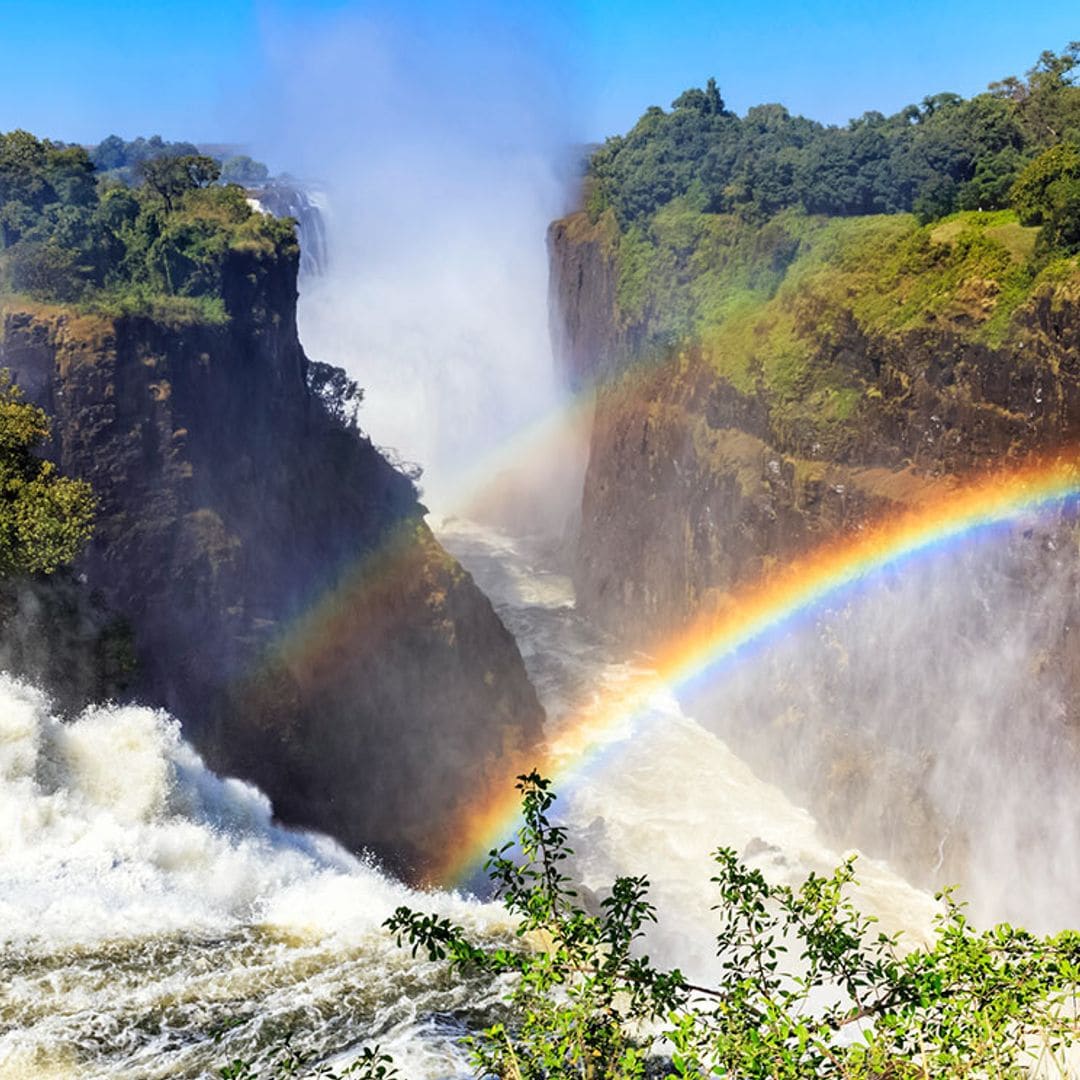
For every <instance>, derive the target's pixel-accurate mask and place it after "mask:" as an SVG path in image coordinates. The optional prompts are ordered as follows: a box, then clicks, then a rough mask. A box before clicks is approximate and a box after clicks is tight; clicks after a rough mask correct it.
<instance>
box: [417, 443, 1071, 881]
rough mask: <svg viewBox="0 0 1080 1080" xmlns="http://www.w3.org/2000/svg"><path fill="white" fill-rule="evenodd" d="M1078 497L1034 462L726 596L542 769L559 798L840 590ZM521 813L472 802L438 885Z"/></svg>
mask: <svg viewBox="0 0 1080 1080" xmlns="http://www.w3.org/2000/svg"><path fill="white" fill-rule="evenodd" d="M1078 496H1080V452H1074V453H1068V454H1059V455H1058V456H1056V457H1055V458H1053V459H1039V460H1037V461H1029V462H1028V463H1026V464H1024V465H1021V466H1020V467H1018V468H1012V469H1008V470H998V471H994V472H992V473H988V474H983V475H981V476H978V477H975V478H971V479H969V480H968V482H966V483H965V484H963V485H959V484H956V485H952V486H948V487H946V486H945V485H940V486H939V488H938V490H937V493H936V494H934V495H932V496H930V497H929V498H928V499H926V500H925V501H924V502H922V503H921V504H919V505H918V506H917V507H915V508H914V509H911V510H909V511H905V512H902V513H901V514H900V515H898V516H893V517H891V518H888V519H886V520H884V521H880V522H877V523H872V524H867V525H864V526H862V527H861V528H859V529H857V530H856V531H854V532H851V533H848V534H845V535H843V536H841V537H839V538H836V539H833V540H831V541H828V542H826V543H824V544H822V545H821V546H820V547H818V548H817V549H816V550H813V551H811V552H810V553H809V554H807V555H806V556H805V557H803V558H800V559H798V560H796V561H794V562H791V563H790V564H788V565H786V566H784V567H783V568H781V569H780V570H778V571H776V572H774V573H772V574H770V575H769V576H767V577H766V578H764V579H763V580H761V581H758V582H755V583H752V584H750V585H748V586H747V587H745V588H742V589H740V590H739V591H737V592H736V593H734V594H733V595H731V596H730V597H729V598H728V600H727V602H726V603H724V605H723V607H722V608H720V609H718V610H715V611H712V612H710V613H709V614H707V615H704V616H702V617H701V618H699V619H698V620H696V621H695V622H694V623H693V624H692V625H691V626H690V627H689V628H688V629H686V630H685V631H683V632H680V633H679V634H677V635H676V636H674V637H673V638H672V639H671V640H669V641H668V642H666V643H664V644H663V645H662V646H661V647H660V648H659V649H657V650H656V651H655V652H654V654H653V656H652V657H651V669H650V670H649V671H648V672H643V673H642V674H641V675H639V676H638V677H636V678H634V679H632V680H630V683H629V685H628V686H625V687H623V688H622V689H621V690H620V691H619V692H618V693H617V694H613V695H611V696H609V697H607V698H606V699H604V700H601V701H598V702H594V703H593V704H591V705H590V706H588V707H586V708H583V709H581V710H580V711H578V712H577V713H575V714H574V715H573V717H572V718H571V719H570V720H569V721H567V722H564V723H563V724H562V725H561V730H560V732H559V733H558V734H557V735H556V736H555V737H554V738H553V739H552V740H551V741H550V743H549V744H548V746H547V748H546V750H545V751H544V753H543V754H542V760H541V761H540V762H539V763H537V764H536V767H537V768H538V769H539V771H540V772H542V773H543V774H544V775H546V776H548V777H550V778H551V779H552V780H553V781H554V782H555V784H556V786H565V785H567V784H568V783H570V782H572V781H573V779H574V778H575V777H576V776H578V775H580V774H582V773H583V772H584V771H585V770H586V769H588V768H589V766H590V765H591V764H592V763H593V762H594V761H595V760H596V759H597V758H598V757H599V756H600V755H601V754H603V753H605V752H607V751H609V750H610V748H611V746H612V743H613V742H614V741H617V739H618V738H619V737H620V734H621V733H622V732H623V731H625V730H627V729H628V728H629V727H630V725H631V724H632V723H633V722H634V720H635V719H636V718H639V717H640V716H641V715H642V713H643V712H644V711H645V708H646V706H647V705H648V703H649V701H650V699H652V698H653V696H654V695H655V694H656V693H657V692H658V691H659V690H662V689H668V690H675V691H678V690H680V689H686V688H687V687H688V686H689V685H691V684H696V683H698V682H701V681H707V680H709V679H711V678H715V676H716V673H717V671H718V670H719V669H720V668H721V667H722V666H723V665H724V664H725V663H728V662H731V661H732V660H734V659H735V658H736V654H738V653H740V652H741V651H742V650H744V649H746V648H747V647H748V646H752V645H755V644H758V643H760V642H762V641H764V640H766V639H767V638H768V636H769V635H770V634H771V633H773V632H776V631H778V630H781V629H783V628H785V627H786V626H789V625H791V624H792V623H793V622H794V621H795V620H797V619H798V618H799V617H802V616H806V615H809V614H811V613H813V612H814V611H815V610H816V609H819V608H820V607H821V606H823V605H824V604H826V603H828V602H829V601H830V600H833V601H836V600H838V599H840V598H842V597H843V596H844V595H845V590H849V589H851V588H852V587H854V586H857V585H860V584H862V583H869V580H870V579H872V578H873V576H874V575H875V574H878V573H880V572H881V571H883V570H886V569H889V568H892V567H895V566H896V565H898V564H900V563H902V562H904V561H906V560H908V559H911V558H913V557H916V556H920V555H923V554H927V553H932V552H935V551H941V550H942V549H943V548H946V547H947V546H949V545H950V544H955V543H957V542H963V541H965V540H967V539H969V538H973V537H975V536H977V535H980V534H983V533H985V532H986V531H987V530H989V529H992V528H994V527H1000V526H1009V525H1012V524H1014V523H1016V522H1017V521H1019V520H1023V519H1024V518H1025V517H1026V516H1028V515H1033V514H1040V513H1045V512H1046V511H1048V510H1050V509H1053V508H1059V509H1062V510H1069V511H1071V510H1073V509H1074V508H1075V507H1074V506H1073V505H1071V504H1073V503H1074V502H1075V500H1077V497H1078ZM529 767H532V765H531V763H530V766H529ZM517 812H518V797H517V792H516V791H515V790H514V788H513V784H512V782H510V781H509V780H508V781H507V782H506V783H505V784H503V785H502V787H501V788H500V789H499V790H498V791H489V792H488V793H486V794H485V795H483V796H482V797H481V798H479V799H477V800H476V801H475V802H474V803H473V804H472V805H471V806H470V807H469V808H468V810H467V812H466V813H465V814H464V815H463V816H462V818H461V820H459V821H457V822H455V823H454V827H453V828H452V829H450V830H448V831H447V835H451V836H453V837H454V838H455V841H454V843H453V844H452V845H451V847H450V849H449V850H448V851H447V852H446V857H445V859H444V860H443V862H442V864H441V865H440V866H439V867H438V868H437V870H436V873H435V875H434V877H433V880H435V881H438V882H439V883H441V884H451V885H452V884H459V883H461V882H462V881H463V880H464V879H465V878H467V877H468V876H469V875H470V874H472V873H473V872H475V870H476V869H477V867H478V866H479V865H480V863H481V862H482V860H483V859H484V857H485V856H486V854H487V853H488V851H490V850H491V848H493V847H495V846H496V845H497V844H498V843H500V842H501V841H502V840H504V839H505V838H506V837H507V836H508V835H509V834H510V833H511V832H512V831H513V828H514V824H515V822H516V820H517Z"/></svg>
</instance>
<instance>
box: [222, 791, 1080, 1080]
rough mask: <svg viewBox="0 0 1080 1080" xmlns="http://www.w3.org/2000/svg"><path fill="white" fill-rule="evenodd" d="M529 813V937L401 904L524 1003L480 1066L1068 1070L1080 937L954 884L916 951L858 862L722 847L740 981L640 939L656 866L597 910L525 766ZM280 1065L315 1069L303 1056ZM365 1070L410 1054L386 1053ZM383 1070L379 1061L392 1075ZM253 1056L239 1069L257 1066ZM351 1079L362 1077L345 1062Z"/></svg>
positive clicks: (517, 1070) (505, 871)
mask: <svg viewBox="0 0 1080 1080" xmlns="http://www.w3.org/2000/svg"><path fill="white" fill-rule="evenodd" d="M518 788H519V790H520V791H521V793H522V808H523V817H524V824H523V826H522V828H521V829H520V831H519V833H518V836H517V843H516V857H515V848H514V847H512V846H511V845H507V846H505V847H503V848H502V849H500V850H498V851H493V852H492V853H491V855H490V858H489V860H488V862H487V870H488V872H489V874H490V876H491V878H492V880H493V882H494V884H495V886H496V888H497V891H498V894H499V895H500V897H501V899H502V901H503V903H504V904H505V906H506V908H507V910H508V911H510V912H511V913H512V914H513V915H514V916H515V917H516V920H517V937H518V944H516V945H514V946H513V947H508V946H506V945H491V944H483V943H477V942H474V941H472V940H470V938H469V935H468V934H467V932H466V931H465V930H464V929H463V928H462V927H460V926H456V925H454V924H453V923H451V922H450V921H449V920H447V919H444V918H441V917H439V916H438V915H425V914H422V913H419V912H416V911H413V910H411V909H410V908H407V907H400V908H398V910H397V911H396V912H395V913H394V915H393V916H392V917H391V918H390V919H389V920H388V921H387V926H388V927H389V929H390V930H391V931H392V932H393V933H395V934H396V935H397V938H398V942H399V944H402V945H404V944H407V945H409V946H410V947H411V949H412V951H413V954H414V955H416V954H417V953H418V952H421V951H422V952H424V953H426V954H427V956H428V957H429V958H431V959H433V960H442V961H445V962H447V963H448V964H449V965H450V966H451V968H452V969H453V970H455V971H458V972H460V973H461V974H475V973H477V972H479V973H487V974H489V975H492V976H509V984H510V987H511V989H510V990H509V992H508V997H507V1001H506V1005H507V1009H506V1015H505V1017H504V1018H503V1019H501V1020H500V1021H499V1022H498V1023H495V1024H493V1025H492V1026H490V1027H488V1028H486V1029H485V1030H483V1031H481V1032H479V1033H478V1034H475V1035H472V1036H470V1037H469V1038H468V1039H467V1044H468V1046H469V1047H470V1050H471V1056H472V1063H473V1065H474V1066H475V1069H476V1072H477V1075H478V1076H481V1077H497V1078H500V1080H558V1078H570V1077H576V1078H581V1080H632V1078H639V1077H656V1076H671V1077H683V1078H686V1080H704V1078H706V1077H725V1076H726V1077H733V1078H735V1077H737V1078H740V1080H755V1078H761V1080H764V1078H772V1080H802V1078H807V1080H809V1078H811V1077H834V1078H838V1080H840V1078H842V1080H863V1078H866V1080H869V1078H877V1080H884V1078H908V1077H911V1078H915V1077H957V1076H972V1077H989V1076H994V1077H1019V1076H1026V1075H1030V1074H1031V1073H1032V1072H1034V1071H1035V1070H1036V1069H1039V1070H1041V1071H1043V1072H1044V1073H1049V1072H1057V1071H1060V1072H1061V1074H1062V1075H1065V1066H1064V1064H1063V1058H1062V1055H1063V1053H1064V1052H1065V1051H1066V1050H1067V1049H1068V1047H1069V1046H1071V1045H1072V1043H1073V1041H1074V1040H1075V1038H1076V1036H1077V1034H1078V1021H1077V1009H1076V994H1077V990H1078V986H1080V934H1078V933H1077V932H1074V931H1068V932H1065V933H1062V934H1059V935H1056V936H1052V937H1046V938H1039V937H1036V936H1035V935H1033V934H1030V933H1028V932H1027V931H1025V930H1021V929H1017V928H1013V927H1011V926H1008V925H1000V926H997V927H995V928H994V929H992V930H989V931H982V932H979V931H976V930H975V929H974V928H972V926H971V925H970V924H969V923H968V921H967V918H966V916H965V915H964V911H963V907H962V905H960V904H959V903H957V902H956V901H955V900H954V898H953V897H952V895H951V893H949V892H945V893H943V894H941V896H940V897H939V899H940V900H941V902H942V912H941V914H940V915H939V917H938V919H937V926H936V930H935V937H934V941H933V942H932V943H931V944H929V945H927V946H925V947H921V948H904V947H903V946H902V944H901V941H900V938H899V935H894V936H890V935H887V934H884V933H881V932H880V931H878V930H877V929H876V928H875V925H874V920H873V919H870V918H867V917H866V916H864V915H861V914H860V913H859V912H858V911H857V910H856V909H855V907H854V905H853V904H852V902H851V900H850V899H849V898H848V896H847V892H848V889H849V887H850V886H851V885H853V884H854V881H855V879H854V867H853V861H852V860H848V861H847V862H845V863H844V864H843V865H842V866H840V867H839V868H838V869H837V870H836V871H835V872H834V873H833V874H832V875H831V876H828V877H823V876H819V875H816V874H811V875H810V876H809V877H808V878H807V879H806V881H804V882H803V883H802V885H801V886H799V887H798V888H792V887H790V886H787V885H772V884H770V883H769V882H767V881H766V880H765V878H764V877H763V875H762V874H761V873H760V871H758V870H755V869H752V868H750V867H747V866H746V865H745V864H743V863H742V862H741V861H740V860H739V858H738V856H737V855H736V854H735V852H734V851H733V850H731V849H730V848H721V849H720V850H719V851H717V852H716V855H715V861H716V866H717V873H716V875H715V877H714V878H713V879H712V880H713V882H714V883H715V885H716V887H717V903H716V905H715V910H717V911H718V912H719V917H720V930H719V933H718V935H717V939H716V944H717V955H718V957H719V959H720V963H721V968H722V971H723V973H724V974H723V978H722V979H721V980H720V981H719V983H718V984H717V985H716V986H712V987H705V986H695V985H692V984H691V983H689V982H688V981H687V980H686V979H685V978H684V976H683V975H682V974H681V972H679V971H678V970H670V971H668V970H663V969H660V968H658V967H657V966H656V965H654V964H653V963H652V962H651V961H650V960H649V958H648V957H647V956H645V955H642V954H641V952H640V948H639V947H638V945H639V943H640V939H641V938H642V936H643V932H644V930H645V928H646V926H647V924H648V923H651V922H654V921H655V920H656V912H655V909H654V908H653V905H652V904H650V903H649V901H648V898H647V893H648V886H649V883H648V881H647V880H646V879H645V878H642V877H622V878H619V879H617V880H616V881H615V883H614V884H613V885H612V887H611V890H610V892H609V894H608V895H607V897H606V898H605V899H603V900H602V901H601V903H600V906H599V910H597V911H589V910H587V908H586V907H585V906H584V904H583V902H582V900H581V898H580V897H579V895H578V892H577V890H576V889H575V888H574V886H573V884H572V880H571V878H570V876H569V875H568V874H567V873H566V872H565V868H566V865H567V860H568V859H569V858H570V856H571V855H572V851H571V850H570V848H569V847H568V845H567V833H566V830H565V828H564V827H562V826H560V825H558V824H556V823H554V822H553V821H552V819H551V816H550V811H551V808H552V806H553V804H554V801H555V796H554V794H553V793H552V791H551V789H550V784H549V781H547V780H546V779H544V778H543V777H541V776H539V775H538V774H537V773H535V772H533V773H530V774H529V775H527V776H521V777H519V781H518ZM283 1061H284V1063H285V1065H284V1066H283V1067H281V1066H279V1071H278V1072H277V1073H276V1074H274V1075H278V1076H291V1075H323V1076H329V1077H333V1076H334V1074H333V1073H332V1072H331V1071H329V1070H327V1069H325V1068H324V1071H323V1072H322V1073H319V1072H318V1070H316V1071H315V1072H313V1073H304V1072H303V1069H302V1063H301V1062H299V1061H298V1059H295V1057H290V1058H285V1059H283ZM353 1069H354V1070H355V1071H353V1072H350V1073H349V1075H351V1076H358V1077H364V1078H371V1080H381V1078H384V1077H385V1078H388V1077H391V1076H393V1075H394V1071H393V1067H392V1065H391V1063H390V1062H389V1059H387V1058H386V1057H385V1056H384V1055H382V1054H381V1053H380V1052H379V1051H378V1050H377V1049H375V1050H372V1049H368V1050H366V1051H365V1052H364V1057H362V1058H361V1059H360V1061H358V1062H357V1063H356V1065H354V1066H353ZM378 1069H383V1070H385V1071H383V1072H378V1071H376V1070H378ZM265 1075H267V1074H265V1073H262V1074H257V1073H255V1072H253V1071H251V1067H250V1066H249V1065H247V1064H246V1063H244V1062H242V1061H237V1062H234V1063H233V1065H231V1066H228V1067H226V1068H225V1069H223V1070H221V1076H222V1077H223V1078H224V1080H253V1078H254V1077H256V1076H265ZM342 1075H344V1074H342Z"/></svg>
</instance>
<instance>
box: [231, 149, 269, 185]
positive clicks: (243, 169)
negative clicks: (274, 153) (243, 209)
mask: <svg viewBox="0 0 1080 1080" xmlns="http://www.w3.org/2000/svg"><path fill="white" fill-rule="evenodd" d="M269 175H270V170H269V169H268V168H267V167H266V166H265V165H264V164H263V163H262V162H261V161H255V160H254V159H253V158H250V157H248V155H247V154H237V155H236V156H235V157H230V158H226V159H225V160H224V161H223V162H222V163H221V179H222V180H225V181H227V182H228V183H232V184H261V183H262V182H263V181H264V180H265V179H266V178H267V177H268V176H269Z"/></svg>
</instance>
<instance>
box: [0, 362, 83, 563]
mask: <svg viewBox="0 0 1080 1080" xmlns="http://www.w3.org/2000/svg"><path fill="white" fill-rule="evenodd" d="M48 438H49V418H48V417H47V416H46V415H45V413H44V411H42V410H41V409H39V408H37V406H35V405H31V404H29V403H28V402H26V401H23V399H22V392H21V391H20V390H19V388H18V387H17V386H15V385H14V384H13V383H12V382H11V377H10V375H9V373H8V371H7V370H6V369H5V370H2V371H0V578H3V577H7V576H9V575H11V574H50V573H52V572H53V571H54V570H56V569H58V568H59V567H60V566H63V565H64V564H65V563H69V562H71V560H72V559H74V558H75V556H76V555H77V554H78V553H79V551H81V550H82V547H83V545H84V544H85V543H86V541H87V540H89V538H90V534H91V532H92V531H93V521H94V496H93V493H92V492H91V490H90V485H89V484H87V483H85V482H84V481H82V480H73V479H71V478H70V477H65V476H61V475H60V474H59V473H58V472H57V471H56V466H55V465H54V464H53V463H52V462H51V461H45V460H42V459H41V458H40V457H38V456H37V450H38V449H39V448H40V446H41V444H42V443H44V442H45V441H46V440H47V439H48Z"/></svg>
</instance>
